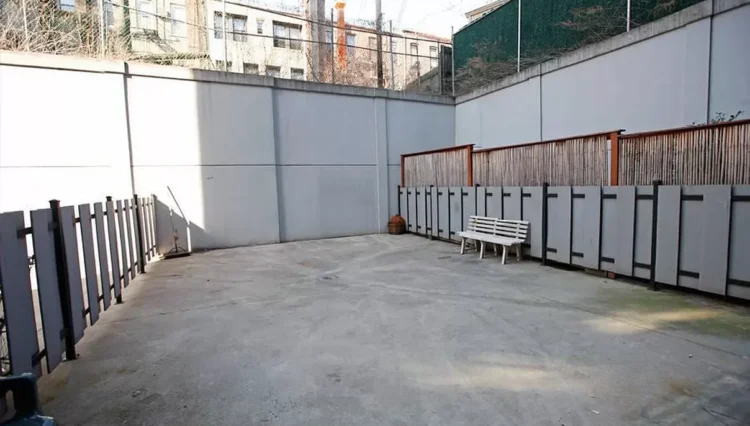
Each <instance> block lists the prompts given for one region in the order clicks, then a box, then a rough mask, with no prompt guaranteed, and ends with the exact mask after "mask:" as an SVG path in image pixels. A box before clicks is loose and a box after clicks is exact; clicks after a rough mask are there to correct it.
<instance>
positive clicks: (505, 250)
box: [501, 246, 508, 265]
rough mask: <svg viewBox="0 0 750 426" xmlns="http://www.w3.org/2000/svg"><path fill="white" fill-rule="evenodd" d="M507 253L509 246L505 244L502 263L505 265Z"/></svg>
mask: <svg viewBox="0 0 750 426" xmlns="http://www.w3.org/2000/svg"><path fill="white" fill-rule="evenodd" d="M507 254H508V248H507V247H505V246H503V260H502V262H501V264H503V265H505V258H506V257H507Z"/></svg>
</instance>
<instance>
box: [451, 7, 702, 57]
mask: <svg viewBox="0 0 750 426" xmlns="http://www.w3.org/2000/svg"><path fill="white" fill-rule="evenodd" d="M700 1H701V0H631V17H630V22H631V28H635V27H637V26H639V25H643V24H646V23H648V22H651V21H654V20H656V19H659V18H662V17H664V16H667V15H669V14H671V13H674V12H677V11H679V10H681V9H684V8H686V7H688V6H692V5H694V4H696V3H699V2H700ZM521 8H522V10H521V12H522V16H521V59H522V62H521V64H522V66H523V65H526V66H528V65H531V64H532V63H537V62H541V61H544V60H547V59H550V58H551V57H554V56H559V55H560V54H562V53H565V52H567V51H570V50H574V49H577V48H579V47H582V46H585V45H587V44H590V43H595V42H598V41H601V40H604V39H607V38H609V37H612V36H614V35H617V34H619V33H622V32H625V30H626V28H627V0H556V1H552V0H522V3H521ZM517 37H518V0H512V1H510V2H509V3H507V4H506V5H504V6H502V7H501V8H499V9H497V10H495V11H493V12H492V13H490V14H488V15H487V16H485V17H484V18H481V19H479V20H478V21H475V22H473V23H472V24H470V25H468V26H466V27H464V28H463V29H461V31H459V32H458V33H456V34H455V36H454V46H455V50H454V52H455V55H456V68H461V67H464V66H466V65H467V63H468V61H469V59H470V58H474V57H478V58H481V59H483V60H484V61H487V62H502V61H510V62H512V61H515V60H516V53H517Z"/></svg>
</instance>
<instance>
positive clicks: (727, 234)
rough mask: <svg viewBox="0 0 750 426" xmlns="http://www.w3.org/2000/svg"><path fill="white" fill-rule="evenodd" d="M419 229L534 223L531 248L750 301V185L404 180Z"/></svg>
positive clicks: (447, 236)
mask: <svg viewBox="0 0 750 426" xmlns="http://www.w3.org/2000/svg"><path fill="white" fill-rule="evenodd" d="M398 191H399V214H400V215H402V216H403V217H404V218H405V219H406V223H407V230H408V231H409V232H411V233H414V234H418V235H423V236H427V237H430V238H438V239H442V240H447V241H454V242H459V241H460V237H459V236H458V233H459V232H461V231H463V230H465V229H466V225H467V224H468V221H469V217H470V216H471V215H479V216H490V217H497V218H500V219H516V220H525V221H528V222H529V223H530V226H529V236H528V238H527V241H526V244H525V245H524V246H525V252H526V254H527V255H530V256H532V257H535V258H538V259H541V260H542V262H543V263H547V262H548V261H551V262H557V263H562V264H567V265H574V266H578V267H581V268H588V269H593V270H601V271H607V272H612V273H615V274H617V275H621V276H628V277H636V278H641V279H645V280H649V282H650V285H651V286H652V287H653V288H658V287H659V286H660V285H662V284H663V285H671V286H677V287H686V288H691V289H696V290H700V291H703V292H708V293H712V294H718V295H722V296H731V297H736V298H742V299H747V300H750V267H748V265H747V262H746V260H745V259H746V258H747V255H746V253H747V252H748V251H750V233H748V232H747V229H748V226H750V222H749V220H750V219H749V218H750V186H728V185H727V186H660V185H658V184H652V185H648V186H618V187H606V186H547V185H542V186H502V187H501V186H489V187H477V186H474V187H467V186H457V187H406V188H399V189H398Z"/></svg>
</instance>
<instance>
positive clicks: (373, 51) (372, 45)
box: [367, 37, 378, 63]
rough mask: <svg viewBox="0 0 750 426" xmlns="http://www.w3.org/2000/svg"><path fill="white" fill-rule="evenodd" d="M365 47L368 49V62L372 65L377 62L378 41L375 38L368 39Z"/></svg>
mask: <svg viewBox="0 0 750 426" xmlns="http://www.w3.org/2000/svg"><path fill="white" fill-rule="evenodd" d="M367 47H368V48H369V49H370V61H372V62H373V63H375V62H377V60H378V39H377V38H376V37H370V38H369V39H367Z"/></svg>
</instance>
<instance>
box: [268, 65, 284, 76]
mask: <svg viewBox="0 0 750 426" xmlns="http://www.w3.org/2000/svg"><path fill="white" fill-rule="evenodd" d="M266 75H267V76H269V77H276V78H278V77H281V67H274V66H271V65H266Z"/></svg>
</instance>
